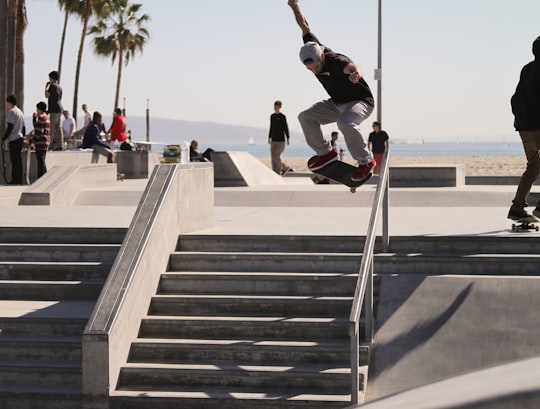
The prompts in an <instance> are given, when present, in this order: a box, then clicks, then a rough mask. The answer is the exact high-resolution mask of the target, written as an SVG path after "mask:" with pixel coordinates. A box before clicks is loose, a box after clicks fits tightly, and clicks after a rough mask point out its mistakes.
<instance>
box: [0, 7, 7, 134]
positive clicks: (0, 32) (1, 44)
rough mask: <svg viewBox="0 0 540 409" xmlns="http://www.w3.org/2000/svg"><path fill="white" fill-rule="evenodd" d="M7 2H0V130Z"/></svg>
mask: <svg viewBox="0 0 540 409" xmlns="http://www.w3.org/2000/svg"><path fill="white" fill-rule="evenodd" d="M7 14H8V0H0V96H1V97H2V98H0V99H1V101H0V129H4V128H3V127H4V126H5V125H6V101H5V99H6V98H5V96H6V95H7V80H6V75H7V48H8V47H7V32H8V26H7Z"/></svg>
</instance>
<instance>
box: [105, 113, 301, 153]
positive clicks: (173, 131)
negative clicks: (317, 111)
mask: <svg viewBox="0 0 540 409" xmlns="http://www.w3.org/2000/svg"><path fill="white" fill-rule="evenodd" d="M110 122H111V118H105V123H106V124H110ZM127 124H128V125H127V126H128V129H130V130H131V132H132V139H133V140H134V141H145V140H146V118H145V117H138V116H129V117H128V118H127ZM291 136H292V137H294V138H295V139H296V140H303V136H302V135H301V134H300V133H298V132H291ZM250 138H253V140H254V142H255V143H256V144H264V143H266V141H267V139H268V129H264V128H255V127H250V126H242V125H227V124H220V123H216V122H197V121H184V120H179V119H165V118H152V117H151V118H150V142H160V143H182V142H184V141H188V142H189V141H191V140H192V139H197V140H198V141H199V145H202V146H212V145H216V144H219V145H223V144H227V143H230V144H231V145H234V144H247V143H248V140H249V139H250ZM300 138H301V139H300Z"/></svg>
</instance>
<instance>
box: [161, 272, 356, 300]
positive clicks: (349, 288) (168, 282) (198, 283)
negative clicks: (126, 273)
mask: <svg viewBox="0 0 540 409" xmlns="http://www.w3.org/2000/svg"><path fill="white" fill-rule="evenodd" d="M357 277H358V274H357V273H352V274H345V273H321V274H307V273H256V272H254V273H250V274H247V273H233V272H197V273H195V272H190V273H183V272H170V273H164V274H162V275H161V280H160V284H159V293H160V294H181V293H186V292H187V293H194V294H229V293H231V292H232V293H235V294H261V295H278V294H295V295H299V296H313V297H316V296H331V295H336V296H347V295H348V296H352V295H353V294H354V286H355V284H356V281H357Z"/></svg>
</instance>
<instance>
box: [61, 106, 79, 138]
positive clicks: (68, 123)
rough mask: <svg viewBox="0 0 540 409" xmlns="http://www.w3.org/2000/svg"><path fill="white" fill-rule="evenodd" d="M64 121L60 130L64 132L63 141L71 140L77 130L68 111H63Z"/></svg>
mask: <svg viewBox="0 0 540 409" xmlns="http://www.w3.org/2000/svg"><path fill="white" fill-rule="evenodd" d="M63 113H64V121H62V129H63V131H64V139H72V138H73V134H75V130H76V129H77V127H76V125H75V119H74V118H73V117H72V116H71V114H70V113H69V111H64V112H63Z"/></svg>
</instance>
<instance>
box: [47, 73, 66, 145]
mask: <svg viewBox="0 0 540 409" xmlns="http://www.w3.org/2000/svg"><path fill="white" fill-rule="evenodd" d="M58 80H59V75H58V71H51V72H50V73H49V81H48V82H47V84H45V98H47V105H48V106H49V119H50V121H51V149H52V150H53V151H61V150H64V133H63V131H62V113H63V112H64V108H63V106H62V93H63V92H62V87H61V86H60V83H59V82H58Z"/></svg>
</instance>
